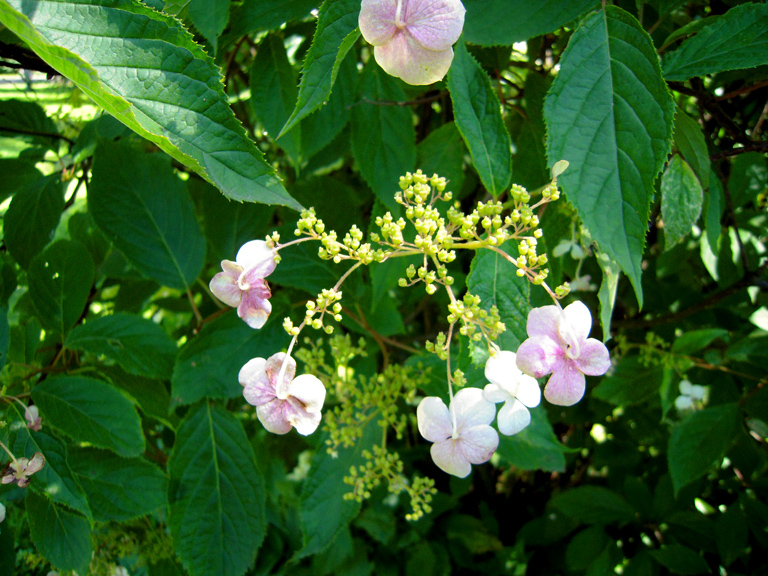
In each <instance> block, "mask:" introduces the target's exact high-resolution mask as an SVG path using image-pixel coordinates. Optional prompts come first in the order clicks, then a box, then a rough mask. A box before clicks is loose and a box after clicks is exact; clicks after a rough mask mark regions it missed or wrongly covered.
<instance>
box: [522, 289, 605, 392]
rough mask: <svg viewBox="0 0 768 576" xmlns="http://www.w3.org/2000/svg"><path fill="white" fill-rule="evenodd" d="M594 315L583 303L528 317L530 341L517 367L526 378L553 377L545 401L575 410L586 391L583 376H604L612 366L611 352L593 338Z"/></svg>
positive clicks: (538, 311)
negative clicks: (528, 376) (590, 335)
mask: <svg viewBox="0 0 768 576" xmlns="http://www.w3.org/2000/svg"><path fill="white" fill-rule="evenodd" d="M591 329H592V315H591V314H590V313H589V309H588V308H587V307H586V306H585V305H584V304H583V303H582V302H574V303H573V304H571V305H569V306H567V307H566V308H565V309H561V308H560V307H559V306H542V307H541V308H534V309H533V310H531V311H530V313H529V314H528V323H527V330H528V336H529V338H528V339H527V340H526V341H525V342H523V343H522V344H521V345H520V348H518V350H517V367H518V368H520V370H522V371H523V372H525V373H526V374H529V375H531V376H533V377H535V378H541V377H542V376H545V375H547V374H552V376H550V378H549V381H548V382H547V385H546V386H545V387H544V397H545V398H546V399H547V400H548V401H549V402H551V403H552V404H557V405H559V406H572V405H573V404H576V402H578V401H579V400H581V398H582V396H584V390H585V388H586V383H585V378H584V375H585V374H586V375H587V376H601V375H602V374H605V373H606V372H607V370H608V368H610V366H611V360H610V357H609V355H608V349H607V348H606V347H605V345H604V344H603V343H602V342H600V341H599V340H596V339H594V338H587V336H589V331H590V330H591Z"/></svg>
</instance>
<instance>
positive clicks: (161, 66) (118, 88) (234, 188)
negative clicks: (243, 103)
mask: <svg viewBox="0 0 768 576" xmlns="http://www.w3.org/2000/svg"><path fill="white" fill-rule="evenodd" d="M0 22H2V23H3V24H5V25H6V26H7V27H8V28H9V29H10V30H11V32H13V33H14V34H16V35H17V36H19V37H20V38H21V39H22V40H24V41H25V42H26V43H27V44H28V45H29V47H30V48H32V49H33V50H34V51H35V52H37V54H38V55H39V56H40V57H41V58H42V59H43V60H45V61H46V62H47V63H48V64H50V65H51V66H52V67H53V68H54V69H56V70H58V71H59V72H60V73H61V74H63V75H64V76H66V77H67V78H69V79H70V80H72V81H73V82H74V83H75V84H76V85H77V86H78V87H79V88H80V89H81V90H83V92H85V94H87V95H88V96H89V97H91V98H92V99H93V100H94V102H96V104H98V105H99V106H101V107H102V108H104V109H105V110H106V111H107V112H109V113H110V114H111V115H112V116H114V117H115V118H117V119H118V120H120V122H122V123H123V124H125V125H126V126H128V127H129V128H130V129H131V130H133V131H134V132H137V133H138V134H139V135H141V136H143V137H144V138H146V139H148V140H150V141H151V142H154V143H155V144H157V145H158V146H159V147H160V148H162V149H163V150H165V152H167V153H168V154H170V155H171V156H173V157H174V158H175V159H176V160H178V161H179V162H181V163H182V164H184V165H185V166H188V167H189V168H191V169H192V170H194V171H196V172H197V173H198V174H200V175H201V176H202V177H204V178H206V179H207V180H209V181H210V182H211V183H213V184H214V185H215V186H216V187H217V188H219V189H220V190H221V191H222V192H223V193H224V195H225V196H228V197H229V198H232V199H233V200H240V201H242V200H246V201H249V202H261V203H264V204H282V205H284V206H289V207H291V208H295V209H299V208H300V206H299V205H298V203H296V202H295V201H294V200H293V199H292V198H291V197H290V196H289V195H288V193H287V192H286V191H285V189H284V188H283V186H282V184H281V183H280V182H279V180H278V179H277V177H276V176H275V171H274V169H273V168H272V167H271V166H270V165H269V164H267V163H266V162H265V161H264V159H263V157H262V154H261V152H260V151H259V150H258V148H257V147H256V146H255V144H254V143H253V142H251V141H250V140H249V139H248V138H247V136H246V134H245V130H244V128H243V127H242V125H241V124H240V122H238V121H237V119H236V118H235V115H234V113H233V112H232V110H231V109H230V108H229V105H228V104H227V97H226V95H225V94H224V89H223V83H222V76H221V71H220V70H219V68H218V67H217V66H216V65H215V64H214V62H213V60H212V59H211V58H210V56H208V55H207V54H206V53H205V51H204V50H203V49H202V48H201V47H200V46H198V45H197V44H195V43H194V42H193V40H192V36H191V34H190V33H189V32H187V31H186V30H185V29H184V28H183V26H182V25H181V23H180V22H179V21H178V20H176V19H175V18H173V17H172V16H169V15H166V14H163V13H162V12H159V11H157V10H153V9H152V8H149V7H147V6H145V5H144V4H142V3H139V2H127V1H124V2H120V3H119V4H117V5H116V4H115V3H114V2H111V1H109V0H96V1H95V2H91V3H89V4H83V3H80V2H70V1H68V0H54V1H45V2H44V1H41V0H5V1H3V2H0Z"/></svg>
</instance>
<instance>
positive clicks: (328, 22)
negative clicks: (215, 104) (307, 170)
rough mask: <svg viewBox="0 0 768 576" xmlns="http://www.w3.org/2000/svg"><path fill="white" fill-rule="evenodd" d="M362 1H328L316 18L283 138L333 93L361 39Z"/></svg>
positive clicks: (326, 0) (282, 132) (283, 131)
mask: <svg viewBox="0 0 768 576" xmlns="http://www.w3.org/2000/svg"><path fill="white" fill-rule="evenodd" d="M359 14H360V1H359V0H325V2H323V5H322V6H321V7H320V11H319V13H318V15H317V30H315V36H314V38H313V39H312V46H310V47H309V51H308V52H307V56H306V58H305V59H304V64H303V65H302V68H301V84H300V85H299V98H298V101H297V102H296V107H295V108H294V110H293V113H292V114H291V117H290V118H289V119H288V121H287V122H286V123H285V126H283V129H282V130H281V131H280V135H282V134H285V133H286V132H288V131H289V130H290V129H291V128H293V126H295V125H296V123H297V122H299V121H300V120H301V119H302V118H304V117H305V116H308V115H309V114H311V113H312V112H314V111H315V110H317V109H318V108H319V107H320V106H322V105H323V103H324V102H326V101H327V100H328V96H329V95H330V94H331V90H332V89H333V83H334V82H335V81H336V75H337V74H338V72H339V66H341V62H342V60H344V56H346V54H347V52H348V51H349V49H350V48H352V46H353V45H354V44H355V42H356V41H357V39H358V38H359V37H360V31H359V30H358V29H357V17H358V15H359Z"/></svg>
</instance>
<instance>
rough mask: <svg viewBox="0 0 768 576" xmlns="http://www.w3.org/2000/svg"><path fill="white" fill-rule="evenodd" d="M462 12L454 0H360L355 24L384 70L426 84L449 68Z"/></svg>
mask: <svg viewBox="0 0 768 576" xmlns="http://www.w3.org/2000/svg"><path fill="white" fill-rule="evenodd" d="M465 12H466V10H465V9H464V5H463V4H462V3H461V2H460V0H363V3H362V6H361V8H360V17H359V20H358V23H359V25H360V32H362V34H363V38H365V40H366V41H367V42H368V43H370V44H373V56H374V58H376V62H378V63H379V66H381V67H382V68H383V69H384V71H385V72H386V73H387V74H390V75H392V76H396V77H397V78H401V79H402V80H403V81H405V82H407V83H408V84H415V85H422V84H432V83H433V82H437V81H438V80H442V78H443V77H444V76H445V74H446V73H447V72H448V69H449V68H450V67H451V62H452V61H453V49H452V48H451V46H453V45H454V44H455V43H456V41H457V40H458V39H459V36H461V30H462V29H463V28H464V13H465Z"/></svg>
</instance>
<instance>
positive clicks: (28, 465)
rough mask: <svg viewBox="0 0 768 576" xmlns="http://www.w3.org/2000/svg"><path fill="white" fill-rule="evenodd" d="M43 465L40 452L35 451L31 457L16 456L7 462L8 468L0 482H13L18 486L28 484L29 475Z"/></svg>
mask: <svg viewBox="0 0 768 576" xmlns="http://www.w3.org/2000/svg"><path fill="white" fill-rule="evenodd" d="M43 466H45V457H44V456H43V454H42V452H35V453H34V455H33V456H32V458H31V459H30V458H17V459H15V460H13V461H12V462H11V463H10V464H8V469H7V470H6V472H5V474H4V475H3V477H2V479H0V482H2V483H3V484H11V483H15V484H16V485H17V486H18V487H19V488H26V487H27V486H29V477H30V476H32V474H35V473H36V472H39V471H40V470H42V468H43Z"/></svg>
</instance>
